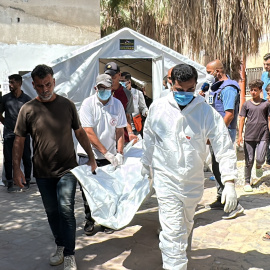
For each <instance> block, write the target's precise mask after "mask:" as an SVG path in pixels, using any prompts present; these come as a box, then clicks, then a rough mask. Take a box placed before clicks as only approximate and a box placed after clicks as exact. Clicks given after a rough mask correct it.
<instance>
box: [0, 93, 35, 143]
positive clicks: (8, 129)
mask: <svg viewBox="0 0 270 270" xmlns="http://www.w3.org/2000/svg"><path fill="white" fill-rule="evenodd" d="M30 100H31V98H30V97H29V96H28V95H26V94H24V92H23V91H22V94H21V95H20V96H19V97H18V98H17V97H15V96H14V95H13V94H12V93H8V94H6V95H4V96H3V97H2V100H1V102H0V114H2V113H4V112H5V124H4V138H8V137H12V136H15V134H14V128H15V125H16V121H17V117H18V114H19V111H20V109H21V107H22V106H23V104H25V103H26V102H28V101H30Z"/></svg>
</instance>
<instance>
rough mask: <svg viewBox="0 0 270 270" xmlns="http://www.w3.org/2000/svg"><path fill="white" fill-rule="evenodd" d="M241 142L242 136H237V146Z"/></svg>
mask: <svg viewBox="0 0 270 270" xmlns="http://www.w3.org/2000/svg"><path fill="white" fill-rule="evenodd" d="M241 143H243V137H242V136H239V137H238V140H237V145H238V146H239V145H240V144H241Z"/></svg>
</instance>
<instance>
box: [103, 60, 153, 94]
mask: <svg viewBox="0 0 270 270" xmlns="http://www.w3.org/2000/svg"><path fill="white" fill-rule="evenodd" d="M109 62H115V63H116V64H117V65H118V66H119V68H120V72H129V73H130V74H131V77H132V78H134V80H133V81H132V83H134V84H135V85H137V87H138V88H142V87H145V89H146V93H147V95H148V96H149V97H150V98H152V96H153V94H152V76H153V75H152V72H153V70H152V66H153V59H152V58H117V59H116V58H112V59H108V58H106V59H105V58H100V59H99V74H102V73H104V67H105V65H106V64H107V63H109Z"/></svg>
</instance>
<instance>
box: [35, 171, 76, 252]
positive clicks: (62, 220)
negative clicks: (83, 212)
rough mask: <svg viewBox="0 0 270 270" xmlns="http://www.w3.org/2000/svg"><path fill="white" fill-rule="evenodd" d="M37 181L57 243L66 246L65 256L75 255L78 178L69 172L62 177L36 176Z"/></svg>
mask: <svg viewBox="0 0 270 270" xmlns="http://www.w3.org/2000/svg"><path fill="white" fill-rule="evenodd" d="M36 181H37V186H38V189H39V191H40V194H41V198H42V201H43V205H44V208H45V211H46V214H47V217H48V222H49V225H50V227H51V231H52V233H53V236H54V239H55V243H56V245H57V246H63V247H65V249H64V256H69V255H74V253H75V252H74V250H75V236H76V219H75V216H74V204H75V199H74V198H75V192H76V184H77V179H76V178H75V176H74V175H73V174H72V173H67V174H65V175H64V176H62V177H61V178H36Z"/></svg>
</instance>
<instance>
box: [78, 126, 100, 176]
mask: <svg viewBox="0 0 270 270" xmlns="http://www.w3.org/2000/svg"><path fill="white" fill-rule="evenodd" d="M74 132H75V136H76V138H77V140H78V142H79V143H80V145H81V146H82V148H83V149H84V151H85V152H86V153H87V155H88V158H89V161H88V162H87V164H88V165H90V166H91V169H92V172H94V171H95V169H96V168H97V164H96V160H95V157H94V154H93V151H92V147H91V144H90V141H89V139H88V137H87V135H86V133H85V131H84V129H83V128H82V127H80V128H79V129H76V130H75V131H74Z"/></svg>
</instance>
